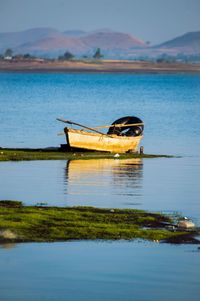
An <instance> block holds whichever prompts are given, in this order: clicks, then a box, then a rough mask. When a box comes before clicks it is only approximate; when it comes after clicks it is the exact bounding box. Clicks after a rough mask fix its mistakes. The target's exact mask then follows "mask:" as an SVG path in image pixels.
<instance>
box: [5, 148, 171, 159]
mask: <svg viewBox="0 0 200 301" xmlns="http://www.w3.org/2000/svg"><path fill="white" fill-rule="evenodd" d="M172 157H173V156H169V155H154V154H132V153H129V154H120V156H119V158H118V159H128V158H138V159H143V158H172ZM113 158H114V154H112V153H106V152H85V151H84V152H80V151H79V152H69V151H60V150H59V149H56V150H47V149H6V148H5V149H4V148H1V149H0V161H2V162H3V161H31V160H78V159H86V160H87V159H113Z"/></svg>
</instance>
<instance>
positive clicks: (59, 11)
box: [0, 0, 200, 44]
mask: <svg viewBox="0 0 200 301" xmlns="http://www.w3.org/2000/svg"><path fill="white" fill-rule="evenodd" d="M199 16H200V0H0V32H8V31H19V30H24V29H29V28H33V27H53V28H57V29H59V30H68V29H82V30H86V31H90V30H96V29H98V28H110V29H113V30H118V31H122V32H128V33H131V34H133V35H134V36H136V37H139V38H141V39H142V40H144V41H150V42H151V43H152V44H155V43H160V42H162V41H166V40H168V39H171V38H174V37H176V36H178V35H182V34H184V33H186V32H188V31H198V30H200V17H199Z"/></svg>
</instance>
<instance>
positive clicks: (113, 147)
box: [64, 128, 142, 153]
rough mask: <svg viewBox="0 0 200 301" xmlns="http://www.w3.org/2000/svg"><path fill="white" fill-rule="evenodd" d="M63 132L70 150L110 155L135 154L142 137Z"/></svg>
mask: <svg viewBox="0 0 200 301" xmlns="http://www.w3.org/2000/svg"><path fill="white" fill-rule="evenodd" d="M64 132H65V134H66V140H67V143H68V145H69V146H70V147H71V148H82V149H87V150H95V151H104V152H111V153H126V152H137V150H138V146H139V143H140V140H141V138H142V136H136V137H126V136H117V135H109V136H108V135H103V134H98V133H90V132H86V131H84V130H76V129H71V128H65V129H64Z"/></svg>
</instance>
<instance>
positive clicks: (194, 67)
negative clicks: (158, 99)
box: [0, 60, 200, 74]
mask: <svg viewBox="0 0 200 301" xmlns="http://www.w3.org/2000/svg"><path fill="white" fill-rule="evenodd" d="M1 72H2V73H5V72H19V73H117V74H118V73H119V74H120V73H130V74H144V73H148V74H162V73H164V74H174V73H181V74H196V73H197V74H198V73H200V65H199V64H191V63H190V64H189V63H188V64H186V63H154V62H139V61H125V60H99V61H84V60H80V61H78V60H77V61H62V62H60V61H48V60H44V61H42V62H40V61H37V60H36V61H34V60H23V61H15V60H13V61H5V60H3V61H0V73H1Z"/></svg>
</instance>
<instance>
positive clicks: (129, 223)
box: [0, 201, 191, 243]
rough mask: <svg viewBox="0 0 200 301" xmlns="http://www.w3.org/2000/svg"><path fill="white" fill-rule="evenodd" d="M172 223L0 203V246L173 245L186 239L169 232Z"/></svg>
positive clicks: (145, 215)
mask: <svg viewBox="0 0 200 301" xmlns="http://www.w3.org/2000/svg"><path fill="white" fill-rule="evenodd" d="M172 223H173V220H172V218H171V217H169V216H166V215H163V214H160V213H150V212H146V211H143V210H136V209H100V208H94V207H65V208H59V207H42V206H23V204H22V203H21V202H18V201H0V242H1V243H4V242H53V241H67V240H80V239H81V240H83V239H84V240H95V239H103V240H116V239H126V240H130V239H147V240H154V241H165V242H168V241H169V242H170V241H171V242H176V241H177V239H178V240H180V241H181V238H182V237H183V238H184V237H187V236H188V233H186V232H184V231H174V230H170V228H169V227H170V225H171V224H172ZM190 235H191V234H190Z"/></svg>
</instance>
